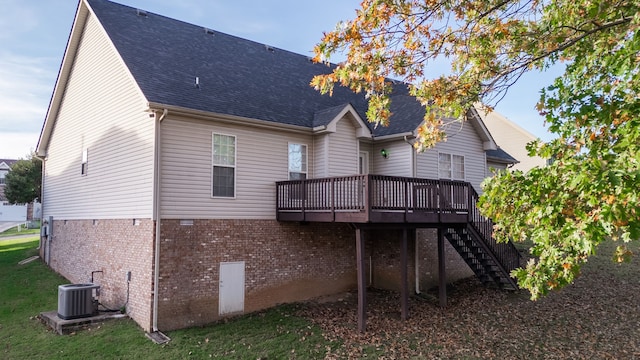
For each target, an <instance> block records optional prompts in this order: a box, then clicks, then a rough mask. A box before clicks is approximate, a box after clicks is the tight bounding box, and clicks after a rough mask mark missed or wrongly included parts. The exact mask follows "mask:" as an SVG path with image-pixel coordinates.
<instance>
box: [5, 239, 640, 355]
mask: <svg viewBox="0 0 640 360" xmlns="http://www.w3.org/2000/svg"><path fill="white" fill-rule="evenodd" d="M37 244H38V241H37V238H35V237H34V238H31V239H21V240H17V241H14V240H0V359H3V360H4V359H62V358H64V359H187V358H188V359H209V358H224V359H292V358H293V359H296V358H297V359H322V358H329V359H346V358H349V359H360V358H365V357H366V358H373V359H376V358H388V359H523V360H531V359H544V360H549V359H585V360H586V359H589V360H590V359H640V342H638V339H640V327H638V324H640V311H638V301H637V300H636V299H638V290H639V289H640V277H638V274H639V273H640V262H639V261H638V260H640V259H638V258H635V259H634V260H633V262H632V263H630V264H616V263H613V262H612V261H611V254H612V253H613V249H614V247H615V245H617V244H616V243H613V242H609V243H607V244H604V245H603V246H602V247H601V248H600V249H599V253H600V254H599V255H598V256H595V257H593V258H590V259H589V262H588V263H587V264H586V265H585V266H584V268H583V274H584V275H583V276H582V277H580V278H579V279H578V280H576V282H575V284H573V285H571V286H569V287H567V288H566V289H564V290H562V291H559V292H554V293H552V294H550V295H549V296H547V297H545V298H543V299H541V300H539V301H536V302H532V301H530V300H529V295H528V294H527V293H526V292H523V291H519V292H515V293H509V292H504V291H498V290H496V289H491V288H485V287H482V286H480V284H479V282H478V281H477V280H476V279H473V278H471V279H467V280H463V281H460V282H457V283H454V284H451V290H450V291H449V295H448V296H449V300H448V304H447V307H446V308H444V309H443V308H440V307H439V305H438V301H437V297H436V296H432V297H433V299H434V300H429V299H430V297H429V296H423V297H419V298H418V297H411V298H410V301H409V308H410V316H409V319H408V320H407V321H401V320H400V312H399V311H400V309H399V298H398V293H397V292H392V291H375V290H369V291H368V294H367V303H368V309H367V331H366V333H364V334H360V333H358V332H357V325H356V309H357V306H358V305H357V296H355V293H349V294H344V295H345V296H344V298H342V299H340V300H338V299H336V301H333V302H309V303H303V304H294V305H285V306H280V307H277V308H274V309H271V310H268V311H265V312H260V313H256V314H251V315H247V316H243V317H239V318H236V319H232V320H228V321H226V322H225V323H224V324H213V325H210V326H206V327H200V328H192V329H186V330H179V331H171V332H167V333H166V334H167V335H168V336H169V337H170V338H171V341H170V342H169V343H168V344H165V345H156V344H154V343H153V342H151V341H150V340H148V339H147V338H146V337H145V336H144V333H143V332H142V330H141V329H140V327H138V325H137V324H135V323H134V322H133V321H131V320H112V321H110V322H107V323H104V324H103V325H101V326H100V327H99V328H92V329H90V330H84V331H78V332H77V333H75V334H73V335H67V336H60V335H57V334H56V333H54V332H52V331H51V330H49V329H47V328H46V327H45V326H44V325H43V324H42V323H41V322H40V321H39V320H38V319H37V315H38V314H39V313H40V312H43V311H50V310H55V309H56V308H57V288H58V285H59V284H62V283H66V282H67V281H66V280H65V279H63V278H61V277H59V276H57V275H56V274H54V273H53V272H52V271H51V270H49V269H48V268H47V267H46V266H45V265H44V264H43V263H42V262H41V261H40V260H37V261H34V262H31V263H29V264H26V265H18V262H19V261H20V260H23V259H26V258H28V257H30V256H33V255H36V254H37V252H36V249H35V247H36V246H37ZM630 247H631V250H632V251H633V252H634V253H636V254H639V253H640V243H639V242H635V243H633V244H630ZM435 294H437V293H435ZM426 295H430V293H429V292H428V291H427V294H426Z"/></svg>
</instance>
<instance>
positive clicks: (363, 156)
mask: <svg viewBox="0 0 640 360" xmlns="http://www.w3.org/2000/svg"><path fill="white" fill-rule="evenodd" d="M358 173H359V174H360V175H366V174H368V173H369V152H367V151H360V155H359V156H358Z"/></svg>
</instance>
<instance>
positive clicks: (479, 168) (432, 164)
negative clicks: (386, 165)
mask: <svg viewBox="0 0 640 360" xmlns="http://www.w3.org/2000/svg"><path fill="white" fill-rule="evenodd" d="M447 136H448V137H447V141H445V142H440V143H438V144H437V145H436V146H435V147H434V148H432V149H429V150H427V151H425V152H423V153H420V154H418V155H417V159H416V161H417V165H416V167H417V169H416V170H417V176H418V177H420V178H428V179H437V178H438V152H443V153H447V154H452V155H462V156H464V173H465V181H468V182H470V183H471V184H472V185H473V187H474V188H475V189H476V191H478V192H480V184H481V183H482V180H483V179H484V178H485V174H486V168H487V161H486V157H485V152H484V149H483V147H482V140H481V139H480V137H479V136H478V133H477V132H476V131H475V129H474V128H473V126H471V124H470V123H468V122H465V123H462V125H461V124H460V123H454V124H453V125H451V126H450V127H449V128H448V129H447Z"/></svg>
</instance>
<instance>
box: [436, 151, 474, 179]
mask: <svg viewBox="0 0 640 360" xmlns="http://www.w3.org/2000/svg"><path fill="white" fill-rule="evenodd" d="M440 154H444V155H449V158H450V159H451V177H449V178H443V177H441V176H440ZM454 156H460V157H462V171H463V172H464V178H463V179H456V178H454V177H453V157H454ZM436 163H437V165H438V166H437V168H438V179H445V180H454V181H467V159H466V156H465V155H462V154H456V153H451V152H446V151H438V157H437V159H436Z"/></svg>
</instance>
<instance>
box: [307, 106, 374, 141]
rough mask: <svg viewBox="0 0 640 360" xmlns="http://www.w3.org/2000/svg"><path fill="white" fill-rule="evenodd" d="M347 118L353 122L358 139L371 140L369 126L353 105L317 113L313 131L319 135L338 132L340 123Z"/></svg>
mask: <svg viewBox="0 0 640 360" xmlns="http://www.w3.org/2000/svg"><path fill="white" fill-rule="evenodd" d="M345 117H347V118H349V119H351V120H352V123H353V125H354V127H355V128H356V137H358V138H371V131H370V129H369V127H368V124H367V123H366V122H365V121H363V120H362V118H361V117H360V116H359V115H358V113H357V111H356V110H355V109H354V108H353V106H351V104H347V105H343V106H335V107H332V108H329V109H326V110H321V111H318V112H316V114H315V116H314V127H313V130H314V132H317V133H323V132H336V131H337V126H338V122H339V121H340V120H342V119H343V118H345Z"/></svg>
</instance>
